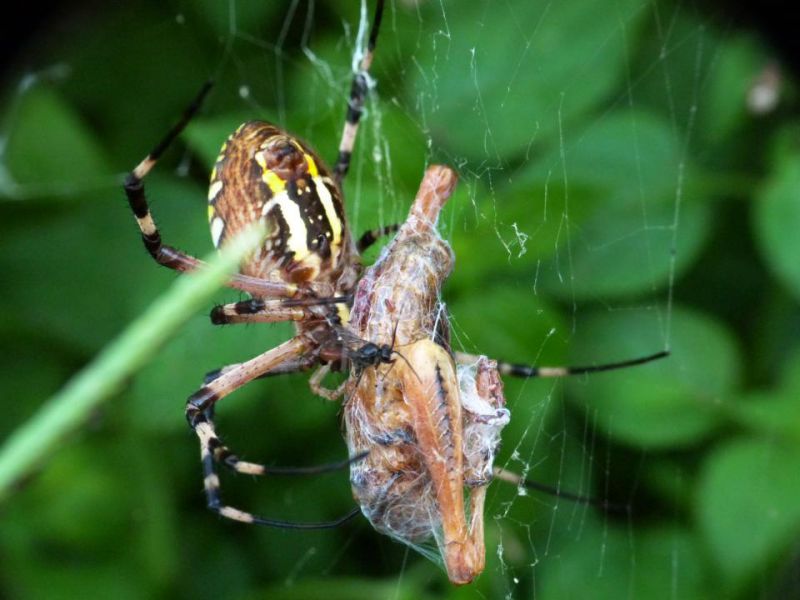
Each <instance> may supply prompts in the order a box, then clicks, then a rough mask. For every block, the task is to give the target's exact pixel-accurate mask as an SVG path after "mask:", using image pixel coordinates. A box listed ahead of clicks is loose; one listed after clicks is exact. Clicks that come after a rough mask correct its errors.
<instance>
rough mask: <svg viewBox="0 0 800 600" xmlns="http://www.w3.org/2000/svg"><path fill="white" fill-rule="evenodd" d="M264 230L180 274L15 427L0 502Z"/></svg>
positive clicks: (1, 466)
mask: <svg viewBox="0 0 800 600" xmlns="http://www.w3.org/2000/svg"><path fill="white" fill-rule="evenodd" d="M263 233H264V232H263V228H261V227H253V228H251V229H250V230H247V231H245V232H243V233H242V234H241V235H240V236H238V237H237V238H236V239H235V240H233V242H232V243H231V244H230V245H229V246H227V247H226V248H225V249H224V250H223V251H222V252H220V253H219V255H218V256H215V257H213V258H212V259H211V260H210V261H209V264H208V268H206V269H203V270H202V271H198V272H197V273H192V274H189V275H186V276H184V277H181V278H180V279H178V281H176V282H175V284H174V285H173V286H172V287H171V288H170V289H169V291H167V293H165V294H164V295H163V296H161V297H160V298H158V299H157V300H156V301H155V302H154V303H153V304H152V305H151V306H150V307H149V308H148V309H147V310H146V311H145V312H144V313H143V314H142V315H141V316H140V317H139V318H138V319H136V320H135V321H134V322H133V323H132V324H131V325H130V326H129V327H128V328H127V329H126V330H125V331H124V332H123V333H122V334H121V335H119V336H118V337H117V338H116V339H115V340H114V341H113V342H111V344H109V345H108V346H107V347H106V349H105V350H104V351H103V352H102V353H101V354H100V355H99V356H98V357H97V358H96V359H95V360H94V361H92V362H91V363H90V364H89V365H88V366H86V367H85V368H84V369H83V370H82V371H81V372H80V373H78V374H77V375H75V377H73V378H72V379H71V380H70V381H69V382H68V383H67V384H66V385H65V386H64V387H63V388H62V389H61V391H59V392H58V393H56V395H55V396H53V397H52V398H50V399H49V400H48V401H47V402H46V403H45V404H44V405H43V406H42V407H41V409H39V412H38V413H37V414H35V415H34V416H33V417H32V418H31V419H30V420H29V421H28V422H26V423H24V424H23V425H21V426H20V427H19V428H17V429H16V430H15V431H14V432H13V433H12V434H11V435H10V436H9V438H8V439H7V440H6V442H5V444H3V446H2V447H1V448H0V501H2V500H4V499H5V498H6V497H7V496H8V495H9V493H10V491H11V489H12V487H13V485H14V483H15V482H17V481H19V480H20V479H21V478H22V477H24V476H25V475H26V474H27V473H29V472H30V471H31V469H33V468H34V467H35V466H36V465H37V464H38V463H39V462H40V461H41V460H42V459H43V458H44V457H45V456H47V455H48V454H49V453H51V452H53V451H54V449H55V447H56V444H58V442H59V441H61V440H63V439H64V437H65V436H66V435H68V434H69V432H71V431H72V430H74V429H75V428H77V427H79V426H80V425H81V424H82V423H83V422H84V421H85V420H86V418H87V417H88V416H89V414H90V413H91V411H92V410H94V409H95V408H97V407H98V406H99V405H100V404H101V403H102V402H103V401H105V400H107V399H109V398H111V397H112V396H113V394H114V393H115V392H116V391H117V390H118V389H119V388H120V386H121V385H122V383H123V382H124V381H125V379H127V378H128V377H130V376H131V375H133V374H134V373H135V372H136V371H137V370H138V369H139V368H141V366H142V365H144V364H145V363H147V362H148V361H149V360H151V359H152V358H153V357H154V356H155V353H156V351H157V350H158V349H159V348H160V347H161V346H162V345H163V344H164V343H165V342H166V341H167V340H168V339H169V338H170V337H171V336H172V335H173V334H174V333H175V332H176V331H177V330H178V329H179V328H180V327H181V325H183V324H184V323H185V322H186V321H187V320H188V319H189V317H191V316H192V315H193V314H194V313H195V312H196V311H197V310H199V309H200V308H201V307H202V306H203V305H204V304H205V303H206V302H207V301H208V299H209V298H210V297H211V295H212V294H214V292H215V291H216V290H218V289H219V288H220V286H222V285H223V283H224V282H225V280H226V279H227V277H228V276H229V275H230V274H231V273H232V272H234V271H235V270H236V268H237V266H238V265H239V263H240V262H241V260H242V259H243V258H244V257H245V256H246V255H247V253H249V252H251V251H252V250H253V249H254V248H255V247H256V246H257V245H258V243H259V242H260V240H261V239H262V238H263Z"/></svg>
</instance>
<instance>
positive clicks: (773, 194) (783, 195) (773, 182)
mask: <svg viewBox="0 0 800 600" xmlns="http://www.w3.org/2000/svg"><path fill="white" fill-rule="evenodd" d="M798 190H800V153H793V154H790V155H788V156H781V157H779V160H778V162H777V165H776V167H775V170H774V171H773V172H772V174H771V175H770V176H769V178H768V179H767V181H766V183H765V184H764V186H763V187H762V188H761V190H760V191H759V192H758V195H757V197H756V201H755V203H756V206H755V212H754V215H753V216H754V226H755V234H756V240H757V242H758V245H759V249H760V250H761V253H762V254H763V255H764V258H765V260H766V262H767V266H768V267H769V268H770V270H771V271H772V273H773V274H774V275H775V276H776V277H777V278H778V279H779V280H780V281H781V283H783V285H785V286H787V287H788V289H789V290H790V291H791V292H792V293H793V294H794V296H795V298H800V260H798V257H799V256H800V236H798V235H797V224H798V223H800V201H798V197H800V196H798V194H800V192H799V191H798Z"/></svg>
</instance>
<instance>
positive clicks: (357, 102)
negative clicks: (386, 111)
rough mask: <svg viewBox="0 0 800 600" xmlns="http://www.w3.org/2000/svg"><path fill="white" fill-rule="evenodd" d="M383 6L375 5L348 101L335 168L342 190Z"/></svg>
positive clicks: (379, 3)
mask: <svg viewBox="0 0 800 600" xmlns="http://www.w3.org/2000/svg"><path fill="white" fill-rule="evenodd" d="M383 4H384V0H378V2H377V3H376V5H375V16H374V18H373V20H372V26H371V27H370V31H369V40H368V41H367V50H366V52H365V53H364V56H363V57H362V59H361V64H360V65H359V66H358V72H357V73H355V74H354V75H353V83H352V85H351V86H350V98H349V99H348V100H347V114H346V116H345V123H344V130H343V131H342V139H341V141H340V142H339V156H338V158H337V159H336V164H335V165H334V167H333V177H334V179H335V180H336V183H337V184H338V185H339V187H340V188H341V185H342V181H343V180H344V178H345V176H346V175H347V171H348V169H349V168H350V159H351V157H352V155H353V147H354V146H355V143H356V135H357V134H358V123H359V121H360V120H361V115H363V114H364V103H365V102H366V99H367V93H368V92H369V68H370V66H371V65H372V58H373V56H374V54H375V44H376V43H377V41H378V32H379V31H380V28H381V19H382V17H383Z"/></svg>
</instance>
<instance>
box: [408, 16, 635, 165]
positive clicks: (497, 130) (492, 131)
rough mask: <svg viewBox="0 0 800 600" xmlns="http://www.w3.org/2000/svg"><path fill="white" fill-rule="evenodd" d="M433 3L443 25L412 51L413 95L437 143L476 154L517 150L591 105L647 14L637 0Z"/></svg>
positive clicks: (493, 156)
mask: <svg viewBox="0 0 800 600" xmlns="http://www.w3.org/2000/svg"><path fill="white" fill-rule="evenodd" d="M431 9H432V10H431V11H430V12H429V13H428V14H427V15H426V18H428V19H439V18H440V17H441V15H442V14H444V15H446V20H445V21H436V26H438V27H439V28H440V29H441V30H442V33H443V34H444V35H434V36H432V37H431V40H432V41H431V42H428V43H423V44H422V46H421V48H420V51H419V52H418V53H416V55H415V60H414V63H415V67H416V68H415V69H412V71H411V72H412V74H413V76H414V78H413V80H412V82H411V86H410V90H411V91H412V93H413V96H412V97H411V98H410V102H416V103H419V104H421V105H422V106H423V107H424V110H426V111H428V114H426V116H425V123H426V125H427V126H428V127H429V128H430V130H431V133H432V134H433V137H434V138H435V139H436V141H437V143H439V144H443V145H445V146H447V147H448V148H450V149H451V150H452V151H454V152H456V153H457V154H458V155H466V156H467V157H468V159H469V160H470V161H474V162H475V163H476V164H480V163H484V162H485V161H487V159H488V161H489V162H492V163H493V162H498V159H500V160H502V159H504V158H505V159H507V158H509V157H512V156H518V155H520V154H523V153H524V152H525V150H526V149H527V148H529V147H530V145H531V143H532V142H533V143H539V142H542V141H544V140H547V139H550V138H552V137H554V136H555V135H556V134H557V132H558V130H559V127H560V126H561V125H563V124H564V123H569V122H572V121H574V120H575V119H577V118H578V117H580V116H583V115H586V114H587V113H588V112H589V111H590V110H591V109H593V108H596V107H597V106H598V105H599V104H600V103H601V102H602V101H603V100H605V99H606V98H607V97H608V95H609V94H611V93H612V92H613V90H614V86H615V85H616V84H617V83H618V82H619V81H620V80H621V79H622V77H623V76H624V74H625V60H626V59H625V53H626V51H627V47H626V44H627V39H628V38H630V39H633V38H635V37H636V36H637V33H638V31H639V30H640V27H641V25H642V23H643V17H644V16H645V15H646V14H647V10H646V5H644V4H640V3H638V2H634V1H631V2H616V3H615V4H614V8H613V9H611V10H610V9H609V7H608V6H606V5H605V4H603V3H594V2H557V3H550V2H525V3H516V4H514V5H513V6H512V5H508V4H496V3H492V4H486V5H480V4H477V3H469V4H465V3H458V6H457V7H456V4H455V3H452V4H451V5H450V6H448V7H446V8H441V9H440V8H439V7H438V6H437V7H434V6H432V7H431ZM521 23H525V24H527V25H526V26H525V27H520V24H521ZM498 32H502V35H498Z"/></svg>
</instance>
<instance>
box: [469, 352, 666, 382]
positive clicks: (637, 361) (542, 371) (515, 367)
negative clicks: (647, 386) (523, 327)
mask: <svg viewBox="0 0 800 600" xmlns="http://www.w3.org/2000/svg"><path fill="white" fill-rule="evenodd" d="M669 354H670V353H669V350H662V351H661V352H656V353H655V354H650V355H648V356H640V357H639V358H632V359H630V360H623V361H620V362H613V363H606V364H601V365H587V366H581V367H537V366H535V365H521V364H516V363H508V362H502V361H497V370H498V371H499V372H500V374H501V375H510V376H512V377H526V378H527V377H569V376H570V375H585V374H587V373H599V372H602V371H614V370H616V369H625V368H627V367H634V366H636V365H643V364H645V363H649V362H652V361H654V360H658V359H659V358H665V357H667V356H669ZM455 358H456V362H457V363H460V364H466V365H468V364H471V363H474V362H475V361H477V360H478V357H477V356H476V355H474V354H466V353H464V352H456V353H455Z"/></svg>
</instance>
